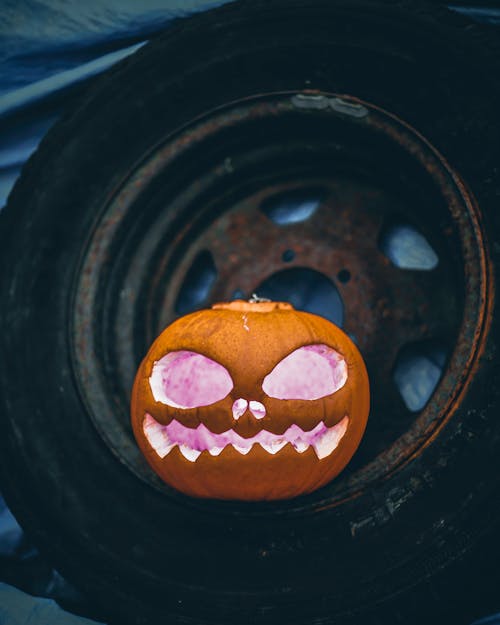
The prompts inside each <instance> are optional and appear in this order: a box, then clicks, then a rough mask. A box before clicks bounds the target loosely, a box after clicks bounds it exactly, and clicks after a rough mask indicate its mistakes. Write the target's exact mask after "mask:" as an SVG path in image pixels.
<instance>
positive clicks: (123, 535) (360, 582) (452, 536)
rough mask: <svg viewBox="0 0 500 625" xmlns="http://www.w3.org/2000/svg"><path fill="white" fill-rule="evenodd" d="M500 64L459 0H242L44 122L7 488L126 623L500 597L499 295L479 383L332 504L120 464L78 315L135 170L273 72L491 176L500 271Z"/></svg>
mask: <svg viewBox="0 0 500 625" xmlns="http://www.w3.org/2000/svg"><path fill="white" fill-rule="evenodd" d="M495 68H498V58H497V48H496V45H495V43H494V42H491V40H490V38H489V36H486V35H484V34H483V31H482V30H481V29H480V28H479V27H477V26H474V25H472V24H471V23H469V22H468V21H466V20H465V19H462V18H461V17H459V16H457V15H454V14H452V13H451V12H449V11H447V10H445V9H442V8H436V7H432V6H430V5H429V6H428V5H423V4H422V3H418V4H414V3H411V2H396V1H394V2H369V1H364V0H325V1H320V0H312V1H310V2H306V1H305V0H304V1H296V0H273V1H259V0H255V1H248V2H236V3H234V4H231V5H228V6H225V7H223V8H221V9H217V10H214V11H209V12H207V13H205V14H202V15H197V16H194V17H192V18H189V19H186V20H183V21H182V22H180V23H178V24H177V25H176V26H175V27H174V28H172V29H171V30H170V31H168V32H167V33H165V34H164V35H162V36H161V37H159V38H158V39H156V40H155V41H153V42H151V43H150V44H149V45H147V46H145V47H144V48H143V49H141V50H140V51H139V52H138V53H136V54H135V55H134V56H133V57H131V58H129V59H127V60H126V61H124V62H122V63H120V64H119V65H118V66H116V67H115V68H113V69H112V70H111V71H109V72H107V73H106V74H105V75H103V76H102V77H101V78H99V79H98V80H97V81H96V82H95V84H93V85H92V87H91V88H90V89H89V91H88V93H87V94H86V97H85V98H84V100H83V101H82V102H81V104H80V106H79V107H78V109H77V110H75V111H74V112H73V113H72V114H71V115H68V116H66V118H65V119H63V120H62V121H60V122H59V123H58V124H57V126H56V127H55V128H54V129H53V130H52V131H50V132H49V134H48V136H47V137H46V138H45V139H44V140H43V142H42V144H41V146H40V148H39V150H38V152H37V153H36V154H35V156H34V157H33V158H32V159H30V161H29V163H28V164H27V165H26V167H25V169H24V171H23V175H22V177H21V179H20V180H19V182H18V183H17V184H16V187H15V189H14V191H13V193H12V195H11V197H10V200H9V203H8V206H7V208H6V210H5V211H4V213H3V214H2V215H1V216H0V219H1V235H0V237H1V240H0V254H1V257H0V267H1V271H2V282H1V291H0V297H1V299H0V301H1V317H0V324H1V325H0V327H2V337H1V341H2V365H1V372H0V380H1V382H0V393H1V413H2V432H3V434H2V436H1V437H0V449H1V454H0V467H1V487H2V489H3V490H4V492H5V495H6V498H7V500H8V502H9V504H10V505H11V506H12V508H13V510H14V512H15V514H16V515H17V516H18V517H19V519H20V520H21V522H22V523H23V525H24V526H25V528H26V529H27V530H28V531H29V532H30V534H31V535H32V537H33V540H34V541H35V542H36V543H37V544H39V545H40V546H41V547H42V549H43V550H44V551H45V552H46V553H47V554H48V555H49V557H50V558H52V559H53V561H54V562H55V563H56V565H57V567H58V568H59V569H60V570H61V571H62V572H63V573H64V575H65V576H67V577H68V579H69V580H71V581H73V582H74V583H75V584H77V585H78V586H79V587H80V588H83V589H84V590H85V591H86V592H88V593H89V595H90V596H91V597H93V598H94V599H95V600H96V601H98V602H99V603H100V604H101V605H102V606H103V610H104V612H105V613H106V615H107V617H108V618H110V619H112V620H113V622H117V623H121V624H123V623H136V624H146V623H157V622H158V621H159V620H160V619H163V620H164V622H168V623H235V622H239V623H278V622H283V623H285V622H286V623H336V624H341V623H342V624H348V623H349V624H351V625H352V624H354V623H361V622H363V623H367V622H369V623H371V624H372V625H376V624H377V623H405V624H406V625H409V624H410V623H415V624H416V623H418V624H421V623H429V624H431V623H437V622H446V623H454V624H456V625H458V624H460V623H464V624H465V623H467V622H470V620H472V619H473V618H474V617H479V616H481V615H484V614H487V613H488V612H489V611H493V610H494V609H499V608H500V600H499V599H498V594H497V580H498V578H499V570H498V556H499V553H500V550H499V536H500V532H499V529H500V528H499V521H500V503H499V502H500V500H499V495H500V478H499V476H500V472H499V461H498V458H499V454H498V450H499V448H500V420H499V419H498V415H499V410H500V379H499V378H500V375H499V374H500V368H499V367H498V364H497V362H496V360H495V358H496V357H495V354H496V353H497V350H498V347H499V338H500V335H499V330H500V327H499V321H500V319H499V314H498V311H497V309H496V305H495V307H494V308H492V310H491V316H492V323H491V326H490V328H489V334H488V336H487V339H486V349H485V351H484V355H483V357H482V359H481V361H480V363H479V365H478V368H477V370H476V373H475V379H474V381H473V382H472V384H471V386H470V389H469V391H468V394H467V396H466V397H465V398H464V399H463V401H462V403H461V406H460V409H459V411H458V413H457V414H456V415H454V418H453V419H452V420H451V421H450V422H449V423H448V425H447V426H446V428H444V430H443V431H442V432H441V433H440V436H439V438H438V439H436V440H435V441H434V442H433V444H432V445H429V446H428V447H427V448H426V450H425V451H424V452H423V453H422V454H420V455H419V456H418V457H417V458H415V459H414V460H413V461H412V462H410V463H408V464H407V465H406V466H405V467H403V468H401V469H400V470H399V471H398V472H397V473H395V474H394V475H393V476H392V477H388V478H387V479H386V480H384V481H382V482H381V483H379V484H377V486H376V487H375V488H373V489H370V490H369V491H367V492H365V493H364V494H363V495H362V496H360V497H358V498H356V499H353V500H350V501H347V502H345V503H344V504H342V505H341V506H338V507H336V508H334V509H332V510H326V511H316V512H315V513H314V514H304V515H302V516H301V517H297V516H296V515H294V516H287V515H286V514H284V515H282V516H274V517H270V518H264V519H260V520H255V519H253V520H252V521H249V520H248V519H246V518H237V517H231V518H230V520H228V519H227V518H226V517H225V516H224V515H223V514H222V515H221V514H220V513H219V512H217V513H213V514H211V513H210V510H209V509H207V508H197V507H196V506H190V505H181V504H180V503H179V502H178V501H171V500H170V499H169V498H166V497H164V496H163V495H162V494H161V493H159V492H157V491H156V490H154V489H151V488H147V487H146V486H145V485H144V484H143V482H141V481H140V480H139V479H137V478H136V476H135V475H133V474H132V473H131V472H130V471H129V470H128V468H127V467H125V466H124V465H123V464H121V463H120V462H119V460H118V459H117V458H116V457H115V456H114V455H113V454H112V453H111V452H110V451H109V449H108V448H107V447H106V445H105V444H104V443H103V441H102V439H101V438H100V436H99V435H98V433H97V431H96V430H95V428H94V426H93V424H92V423H91V421H90V419H89V418H88V415H87V413H86V409H85V406H84V404H83V403H82V401H81V399H80V396H79V394H78V391H77V388H76V384H75V381H74V376H73V371H72V367H71V357H70V353H69V346H68V332H67V328H68V314H69V307H70V300H71V293H72V288H73V286H72V285H73V281H74V276H75V273H76V272H77V271H78V263H79V260H80V258H81V254H82V251H83V249H84V247H85V242H86V240H87V237H88V233H89V231H90V230H91V228H92V225H93V223H94V221H95V219H96V218H97V216H98V215H99V212H100V210H101V208H102V206H103V204H104V202H105V201H106V198H107V197H108V195H109V194H110V193H111V192H112V190H113V189H115V188H116V187H117V186H118V185H119V184H120V182H121V180H122V179H123V178H124V176H125V175H126V173H127V172H128V171H129V170H130V169H131V168H132V167H133V166H134V164H135V163H137V162H138V161H139V160H140V159H141V157H142V156H143V155H144V154H145V153H146V152H147V150H148V149H150V148H151V146H153V145H155V144H156V143H157V142H158V140H159V139H161V138H162V137H166V136H167V135H168V134H169V133H171V132H172V131H173V130H174V129H176V128H178V127H180V126H181V125H183V124H184V123H186V122H188V121H189V120H191V119H193V118H194V117H196V116H198V115H200V114H202V113H203V112H204V111H206V110H209V109H213V108H214V107H216V106H219V105H222V104H225V103H227V102H230V101H233V100H236V99H238V98H243V97H245V96H249V95H253V94H256V93H265V92H271V91H280V90H295V89H298V90H300V89H304V88H315V89H322V90H325V91H330V92H336V93H349V94H352V95H355V96H357V97H359V98H362V99H366V100H368V101H370V102H373V103H375V104H377V105H379V106H381V107H383V108H385V109H387V110H389V111H392V112H393V113H395V114H397V115H399V116H401V117H402V118H403V119H405V120H406V121H407V122H408V123H410V124H412V125H413V126H414V127H415V128H417V129H418V130H419V131H420V132H421V133H422V134H423V135H424V136H426V137H427V138H429V139H430V140H431V141H432V142H433V143H434V144H435V145H436V146H437V147H438V149H439V150H440V151H441V152H442V153H443V154H444V156H445V157H446V158H447V159H448V160H449V162H451V164H452V166H453V167H454V168H455V169H456V170H457V171H459V172H460V174H461V175H462V177H463V178H464V179H465V181H466V182H467V184H468V186H469V187H470V189H471V190H472V192H473V193H474V194H475V196H476V198H477V200H478V203H479V206H480V209H481V213H482V218H483V220H484V224H485V229H486V231H487V233H488V246H489V247H488V250H487V253H488V254H489V255H490V256H491V258H492V261H493V266H494V268H495V269H496V275H498V269H499V266H498V265H499V250H500V228H499V223H498V220H499V219H500V217H499V215H500V213H499V211H498V200H499V196H500V174H499V167H498V164H499V162H500V160H499V151H498V148H499V145H500V141H499V133H498V129H499V122H498V110H499V108H498V88H499V85H498V75H499V74H498V71H495ZM495 280H496V281H498V278H495ZM497 287H498V284H497ZM193 553H195V554H197V561H198V565H197V566H195V567H194V568H190V565H189V564H190V562H191V563H192V557H191V555H189V554H193Z"/></svg>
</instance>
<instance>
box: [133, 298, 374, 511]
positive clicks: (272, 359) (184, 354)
mask: <svg viewBox="0 0 500 625" xmlns="http://www.w3.org/2000/svg"><path fill="white" fill-rule="evenodd" d="M368 410H369V386H368V376H367V373H366V368H365V365H364V363H363V360H362V357H361V355H360V353H359V351H358V349H357V348H356V346H355V345H354V344H353V342H352V341H351V340H350V339H349V337H348V336H347V335H346V334H345V333H344V332H343V331H342V330H340V329H339V328H338V327H337V326H335V325H333V324H332V323H330V322H329V321H327V320H326V319H323V318H322V317H319V316H317V315H312V314H309V313H305V312H299V311H296V310H295V309H294V308H293V307H292V306H291V305H290V304H286V303H282V302H245V301H242V300H236V301H233V302H230V303H224V304H215V305H214V306H213V307H212V309H210V310H201V311H199V312H195V313H192V314H189V315H186V316H185V317H182V318H180V319H178V320H177V321H175V322H174V323H172V324H171V325H170V326H169V327H167V328H166V329H165V330H164V331H163V332H162V333H161V335H160V336H159V337H158V338H157V339H156V341H155V342H154V343H153V345H152V347H151V349H150V350H149V352H148V354H147V356H146V358H145V359H144V361H143V362H142V364H141V366H140V368H139V370H138V372H137V376H136V379H135V383H134V388H133V392H132V407H131V411H132V426H133V429H134V434H135V437H136V439H137V442H138V444H139V447H140V448H141V450H142V452H143V453H144V455H145V457H146V459H147V460H148V462H149V464H150V465H151V467H152V468H153V470H154V471H156V473H157V474H158V475H159V476H160V477H161V478H162V479H163V480H164V481H165V482H167V483H168V484H170V485H171V486H173V487H174V488H176V489H178V490H180V491H182V492H184V493H186V494H188V495H193V496H197V497H212V498H217V499H239V500H266V499H284V498H289V497H295V496H297V495H301V494H304V493H309V492H311V491H313V490H315V489H316V488H319V487H320V486H323V485H324V484H326V483H327V482H329V481H330V480H331V479H332V478H334V477H335V476H336V475H338V473H340V471H341V470H342V469H343V468H344V467H345V466H346V464H347V463H348V462H349V460H350V459H351V457H352V455H353V454H354V452H355V451H356V448H357V447H358V445H359V442H360V440H361V437H362V436H363V432H364V429H365V425H366V420H367V417H368Z"/></svg>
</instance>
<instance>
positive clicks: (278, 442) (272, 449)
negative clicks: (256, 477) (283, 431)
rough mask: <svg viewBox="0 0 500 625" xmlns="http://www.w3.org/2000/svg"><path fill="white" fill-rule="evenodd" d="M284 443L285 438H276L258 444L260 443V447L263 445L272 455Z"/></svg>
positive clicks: (281, 447)
mask: <svg viewBox="0 0 500 625" xmlns="http://www.w3.org/2000/svg"><path fill="white" fill-rule="evenodd" d="M286 443H287V441H286V440H284V439H282V438H278V439H277V440H274V441H271V442H270V443H259V445H261V447H263V448H264V449H265V450H266V451H267V453H269V454H272V455H274V454H276V453H278V451H280V449H283V447H284V446H285V445H286Z"/></svg>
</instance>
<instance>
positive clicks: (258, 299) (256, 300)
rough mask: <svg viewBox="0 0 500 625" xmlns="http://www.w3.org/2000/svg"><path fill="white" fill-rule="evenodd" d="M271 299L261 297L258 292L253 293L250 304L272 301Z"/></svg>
mask: <svg viewBox="0 0 500 625" xmlns="http://www.w3.org/2000/svg"><path fill="white" fill-rule="evenodd" d="M270 301H271V300H270V299H267V297H259V296H258V295H257V293H252V297H251V298H250V299H249V300H248V303H249V304H258V303H260V302H270Z"/></svg>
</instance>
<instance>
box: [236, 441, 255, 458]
mask: <svg viewBox="0 0 500 625" xmlns="http://www.w3.org/2000/svg"><path fill="white" fill-rule="evenodd" d="M233 447H234V448H235V449H236V451H239V452H240V454H243V455H244V456H246V455H247V453H248V452H249V451H250V450H251V449H252V445H236V444H235V443H233Z"/></svg>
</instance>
